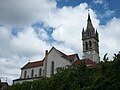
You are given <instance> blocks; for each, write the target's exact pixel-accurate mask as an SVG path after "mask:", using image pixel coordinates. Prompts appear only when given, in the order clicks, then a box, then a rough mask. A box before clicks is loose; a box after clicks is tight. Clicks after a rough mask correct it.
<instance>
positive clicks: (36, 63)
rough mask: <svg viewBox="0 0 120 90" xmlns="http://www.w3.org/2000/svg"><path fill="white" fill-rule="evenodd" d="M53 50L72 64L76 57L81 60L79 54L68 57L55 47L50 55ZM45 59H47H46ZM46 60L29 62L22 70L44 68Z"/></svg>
mask: <svg viewBox="0 0 120 90" xmlns="http://www.w3.org/2000/svg"><path fill="white" fill-rule="evenodd" d="M52 49H55V50H56V51H57V52H59V53H60V54H61V57H63V58H65V59H67V60H69V61H70V62H73V61H74V59H75V57H77V59H78V60H79V56H78V54H71V55H66V54H64V53H63V52H61V51H60V50H58V49H56V48H55V47H52V48H51V49H50V51H49V52H48V54H49V53H50V52H51V51H52ZM44 59H45V57H44ZM44 59H43V60H41V61H35V62H28V63H27V64H26V65H24V66H23V67H22V68H21V69H28V68H34V67H39V66H43V62H44Z"/></svg>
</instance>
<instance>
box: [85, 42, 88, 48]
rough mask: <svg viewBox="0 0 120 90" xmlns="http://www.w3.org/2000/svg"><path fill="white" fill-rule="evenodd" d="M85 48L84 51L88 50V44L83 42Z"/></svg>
mask: <svg viewBox="0 0 120 90" xmlns="http://www.w3.org/2000/svg"><path fill="white" fill-rule="evenodd" d="M85 48H86V50H88V43H87V42H85Z"/></svg>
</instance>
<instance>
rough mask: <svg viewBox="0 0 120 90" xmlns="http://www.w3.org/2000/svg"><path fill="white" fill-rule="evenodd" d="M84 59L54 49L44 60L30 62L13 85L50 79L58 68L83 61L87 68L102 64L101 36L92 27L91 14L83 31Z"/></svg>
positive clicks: (46, 53) (48, 52)
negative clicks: (100, 51)
mask: <svg viewBox="0 0 120 90" xmlns="http://www.w3.org/2000/svg"><path fill="white" fill-rule="evenodd" d="M82 42H83V58H82V59H80V58H79V56H78V54H71V55H67V54H65V53H63V52H62V51H60V50H58V49H56V48H55V47H52V48H51V49H50V50H49V51H48V50H46V51H45V56H44V58H43V60H39V61H35V62H28V63H27V64H26V65H24V66H23V67H22V68H21V75H20V78H18V79H15V80H13V84H16V83H22V82H25V81H33V80H38V79H41V78H43V77H50V76H52V75H53V74H55V73H57V68H59V67H66V66H70V65H78V64H81V63H82V62H83V61H84V62H85V64H86V65H87V67H92V66H95V65H97V63H99V62H100V57H99V35H98V32H97V30H95V28H94V27H93V25H92V21H91V18H90V14H88V19H87V27H86V29H85V30H84V28H83V30H82Z"/></svg>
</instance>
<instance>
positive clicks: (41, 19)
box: [0, 0, 120, 84]
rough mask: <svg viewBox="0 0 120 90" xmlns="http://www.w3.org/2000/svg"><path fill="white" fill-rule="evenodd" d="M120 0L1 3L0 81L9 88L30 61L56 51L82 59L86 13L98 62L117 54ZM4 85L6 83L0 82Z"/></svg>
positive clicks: (29, 0) (43, 0)
mask: <svg viewBox="0 0 120 90" xmlns="http://www.w3.org/2000/svg"><path fill="white" fill-rule="evenodd" d="M119 3H120V0H11V1H8V0H0V77H6V78H7V81H8V83H9V84H12V80H14V79H17V78H19V77H20V72H21V71H20V68H21V67H22V66H24V65H25V64H26V63H27V62H29V61H31V62H32V61H37V60H42V59H43V57H44V55H45V54H44V53H45V50H50V49H51V47H52V46H54V47H56V48H57V49H59V50H60V51H62V52H64V53H65V54H73V53H78V54H79V57H80V58H82V55H83V53H82V40H81V37H82V35H81V32H82V29H83V28H85V29H86V25H87V16H88V12H89V13H90V16H91V19H92V23H93V26H94V28H95V29H97V30H98V33H99V39H100V40H99V41H100V42H99V49H100V58H101V60H102V58H103V56H104V54H105V53H108V56H109V59H110V60H112V57H113V55H114V53H118V51H119V50H120V47H119V45H120V40H119V38H120V29H119V27H120V8H119ZM2 80H3V81H4V80H5V79H4V78H2Z"/></svg>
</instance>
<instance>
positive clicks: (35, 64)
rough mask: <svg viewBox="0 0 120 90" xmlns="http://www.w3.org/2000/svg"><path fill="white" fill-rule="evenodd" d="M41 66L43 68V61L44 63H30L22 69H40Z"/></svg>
mask: <svg viewBox="0 0 120 90" xmlns="http://www.w3.org/2000/svg"><path fill="white" fill-rule="evenodd" d="M39 66H43V60H42V61H36V62H28V63H27V64H26V65H25V66H23V67H22V68H21V69H27V68H33V67H39Z"/></svg>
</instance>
